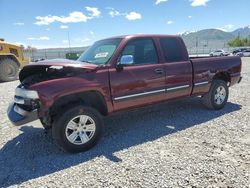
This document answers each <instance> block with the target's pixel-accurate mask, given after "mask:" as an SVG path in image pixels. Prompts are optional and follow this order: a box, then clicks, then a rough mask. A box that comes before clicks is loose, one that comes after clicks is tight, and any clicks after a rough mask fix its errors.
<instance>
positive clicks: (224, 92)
mask: <svg viewBox="0 0 250 188" xmlns="http://www.w3.org/2000/svg"><path fill="white" fill-rule="evenodd" d="M228 94H229V90H228V86H227V83H226V82H225V81H223V80H214V81H213V82H212V85H211V87H210V90H209V92H208V93H207V94H205V95H204V96H203V97H202V102H203V104H204V105H205V106H206V107H207V108H209V109H214V110H219V109H222V108H223V107H224V106H225V105H226V103H227V99H228Z"/></svg>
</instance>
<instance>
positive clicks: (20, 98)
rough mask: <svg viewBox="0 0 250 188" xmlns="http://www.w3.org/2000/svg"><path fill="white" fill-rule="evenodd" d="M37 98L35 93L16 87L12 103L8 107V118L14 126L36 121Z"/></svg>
mask: <svg viewBox="0 0 250 188" xmlns="http://www.w3.org/2000/svg"><path fill="white" fill-rule="evenodd" d="M38 108H39V96H38V93H37V91H32V90H27V89H25V88H23V87H20V86H19V87H17V88H16V91H15V96H14V102H13V103H11V104H10V105H9V108H8V117H9V119H10V120H11V122H12V123H13V124H14V125H16V126H19V125H23V124H26V123H29V122H31V121H34V120H36V119H38V113H37V111H38Z"/></svg>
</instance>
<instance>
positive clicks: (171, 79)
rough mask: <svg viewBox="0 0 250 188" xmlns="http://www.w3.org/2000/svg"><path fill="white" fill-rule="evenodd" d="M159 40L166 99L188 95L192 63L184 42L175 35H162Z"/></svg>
mask: <svg viewBox="0 0 250 188" xmlns="http://www.w3.org/2000/svg"><path fill="white" fill-rule="evenodd" d="M159 40H160V41H159V42H160V46H161V50H162V54H163V57H162V58H163V62H164V63H163V65H164V70H165V72H166V89H167V91H166V99H174V98H179V97H185V96H190V94H191V91H192V64H191V62H190V60H189V57H188V54H187V51H186V48H184V47H185V44H184V42H183V41H182V40H181V39H179V38H176V37H162V38H160V39H159Z"/></svg>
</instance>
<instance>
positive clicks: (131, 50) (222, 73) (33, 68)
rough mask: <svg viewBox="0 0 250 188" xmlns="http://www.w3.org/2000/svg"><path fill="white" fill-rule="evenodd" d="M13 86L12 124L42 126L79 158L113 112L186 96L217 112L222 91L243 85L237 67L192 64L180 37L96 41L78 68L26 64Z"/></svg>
mask: <svg viewBox="0 0 250 188" xmlns="http://www.w3.org/2000/svg"><path fill="white" fill-rule="evenodd" d="M19 79H20V82H21V84H20V85H19V86H18V87H17V88H16V91H15V97H14V102H13V103H12V104H10V106H9V108H8V116H9V119H10V120H11V122H12V123H13V124H14V125H22V124H27V123H29V122H31V121H34V120H36V119H40V121H41V123H42V124H43V126H44V127H45V128H52V135H53V137H54V138H55V140H56V141H57V142H58V144H59V145H60V146H61V147H62V148H63V149H65V150H66V151H69V152H81V151H84V150H87V149H89V148H91V147H92V146H94V145H95V144H96V143H97V141H98V139H99V138H100V136H101V132H102V126H103V121H102V116H106V115H109V114H111V113H114V112H118V111H123V110H129V109H133V108H138V107H141V106H146V105H149V104H154V103H159V102H162V101H168V100H173V99H181V98H184V97H191V96H201V97H202V101H203V103H204V104H205V106H206V107H208V108H210V109H216V110H217V109H221V108H223V107H224V105H225V104H226V103H227V99H228V92H229V91H228V87H229V86H232V85H234V84H236V83H239V82H240V80H241V59H240V57H209V58H194V59H190V58H189V56H188V52H187V49H186V47H185V44H184V42H183V40H182V39H181V38H180V37H178V36H169V35H129V36H121V37H113V38H108V39H104V40H100V41H98V42H96V43H94V44H93V45H92V46H91V47H90V48H88V49H87V50H86V51H85V52H84V53H83V54H82V55H81V57H80V58H79V59H78V60H77V61H70V60H61V59H55V60H44V61H41V62H36V63H31V64H29V65H27V66H25V67H24V68H23V69H22V70H21V72H20V74H19Z"/></svg>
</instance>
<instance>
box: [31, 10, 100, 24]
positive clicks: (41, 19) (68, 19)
mask: <svg viewBox="0 0 250 188" xmlns="http://www.w3.org/2000/svg"><path fill="white" fill-rule="evenodd" d="M85 8H86V10H87V11H88V12H90V13H89V16H86V15H85V14H83V13H82V12H79V11H74V12H71V13H69V15H68V16H52V15H48V16H37V17H36V20H37V21H36V22H35V23H34V24H36V25H49V24H51V23H53V22H61V23H78V22H87V21H88V20H90V19H93V18H97V17H99V16H100V14H101V12H100V11H99V10H98V8H96V7H85Z"/></svg>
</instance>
